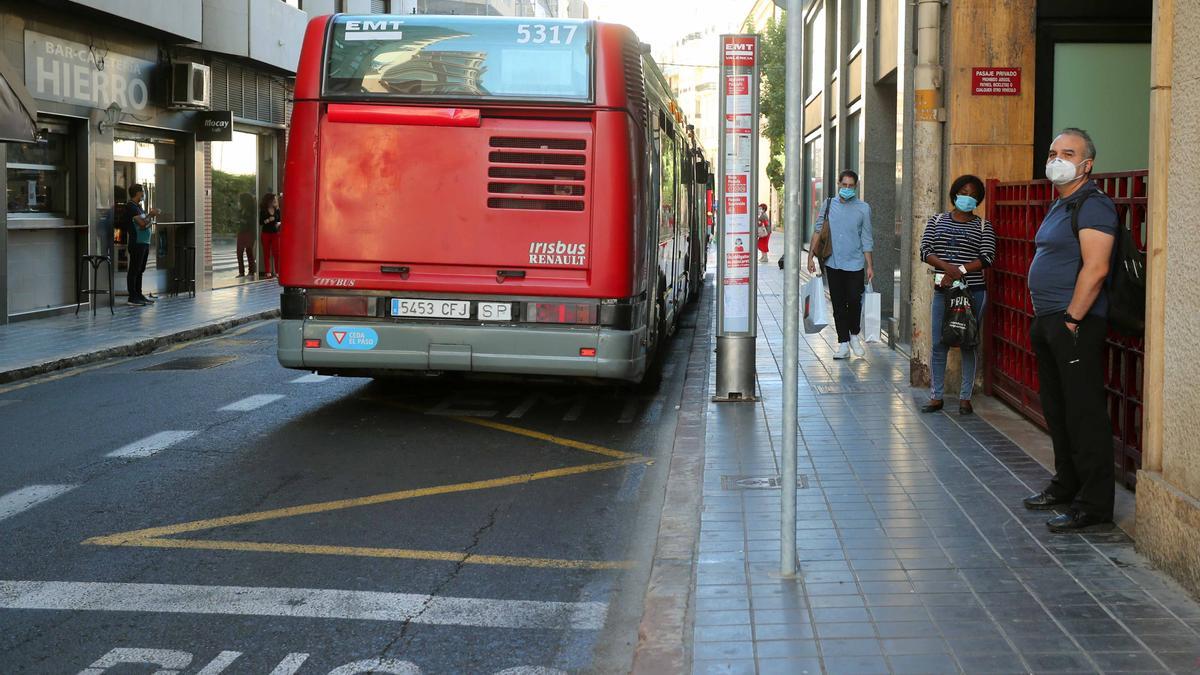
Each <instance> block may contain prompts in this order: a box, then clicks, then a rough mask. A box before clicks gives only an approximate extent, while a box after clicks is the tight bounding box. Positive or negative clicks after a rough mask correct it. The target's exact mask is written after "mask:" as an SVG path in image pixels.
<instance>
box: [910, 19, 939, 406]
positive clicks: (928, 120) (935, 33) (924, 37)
mask: <svg viewBox="0 0 1200 675" xmlns="http://www.w3.org/2000/svg"><path fill="white" fill-rule="evenodd" d="M915 5H916V15H917V16H916V18H917V63H916V67H915V68H914V70H913V89H914V91H913V101H914V106H913V107H914V116H913V118H914V119H913V141H912V142H913V157H914V158H919V159H917V161H915V162H913V165H912V167H911V168H912V176H913V181H912V233H913V234H912V241H913V243H914V245H913V249H912V255H913V256H914V258H913V265H912V269H913V273H912V275H911V278H910V280H909V281H910V283H911V287H912V317H913V328H912V336H913V340H912V347H913V354H912V358H913V371H912V379H913V384H915V385H921V384H925V382H926V379H927V377H928V364H923V365H922V363H921V359H923V358H925V355H927V354H928V353H929V347H930V345H929V330H928V326H929V321H930V316H929V304H930V302H931V300H932V297H931V296H932V294H933V284H932V283H931V282H930V280H929V277H928V276H927V275H926V274H925V266H924V265H922V264H920V262H919V261H918V260H917V259H916V257H915V256H917V255H919V253H918V250H919V247H918V246H917V245H916V242H919V241H921V235H922V234H923V233H924V231H925V219H926V218H927V217H928V216H929V214H931V213H936V212H937V211H938V209H939V207H940V206H941V203H942V132H943V129H942V125H943V124H944V122H945V119H946V115H945V110H944V109H943V108H942V53H941V51H942V50H941V47H942V0H915Z"/></svg>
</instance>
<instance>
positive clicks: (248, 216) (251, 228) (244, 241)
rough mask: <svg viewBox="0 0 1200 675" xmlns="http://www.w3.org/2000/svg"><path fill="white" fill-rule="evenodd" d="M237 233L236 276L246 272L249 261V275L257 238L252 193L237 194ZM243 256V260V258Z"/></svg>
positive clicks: (256, 216)
mask: <svg viewBox="0 0 1200 675" xmlns="http://www.w3.org/2000/svg"><path fill="white" fill-rule="evenodd" d="M238 212H239V218H238V234H237V259H238V278H239V279H240V278H241V277H244V276H246V275H247V273H246V262H247V261H248V262H249V263H250V272H249V275H250V276H254V270H255V269H256V268H255V267H254V246H255V244H256V243H257V240H258V209H256V208H255V205H254V195H252V194H250V193H249V192H243V193H242V194H240V195H238ZM243 257H244V258H245V260H243Z"/></svg>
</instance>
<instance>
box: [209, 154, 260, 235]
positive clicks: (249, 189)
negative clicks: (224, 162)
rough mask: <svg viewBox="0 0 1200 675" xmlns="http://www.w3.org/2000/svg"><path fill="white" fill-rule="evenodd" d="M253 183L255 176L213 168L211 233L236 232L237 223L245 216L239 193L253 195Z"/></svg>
mask: <svg viewBox="0 0 1200 675" xmlns="http://www.w3.org/2000/svg"><path fill="white" fill-rule="evenodd" d="M254 183H255V178H254V176H252V175H250V176H245V175H241V174H234V173H225V172H224V171H218V170H216V169H213V176H212V223H213V234H237V231H238V225H239V224H240V223H241V221H242V219H243V218H244V217H245V216H244V215H243V214H242V211H241V207H240V205H239V199H240V195H241V194H242V193H243V192H246V193H249V194H251V195H253V194H254V193H255V188H254ZM250 217H251V218H253V217H254V216H253V215H252V216H250Z"/></svg>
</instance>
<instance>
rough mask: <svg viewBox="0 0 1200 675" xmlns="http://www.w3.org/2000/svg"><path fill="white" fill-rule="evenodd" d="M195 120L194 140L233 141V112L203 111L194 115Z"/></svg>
mask: <svg viewBox="0 0 1200 675" xmlns="http://www.w3.org/2000/svg"><path fill="white" fill-rule="evenodd" d="M195 120H196V140H198V141H232V140H233V112H231V111H229V110H205V111H203V112H198V113H196V117H195Z"/></svg>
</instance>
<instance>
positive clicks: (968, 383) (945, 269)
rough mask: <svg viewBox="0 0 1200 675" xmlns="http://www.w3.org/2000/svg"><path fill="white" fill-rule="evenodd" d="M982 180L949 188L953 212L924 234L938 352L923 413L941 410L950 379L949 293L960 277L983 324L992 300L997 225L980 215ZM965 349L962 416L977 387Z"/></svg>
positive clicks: (966, 179)
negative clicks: (945, 327) (945, 337)
mask: <svg viewBox="0 0 1200 675" xmlns="http://www.w3.org/2000/svg"><path fill="white" fill-rule="evenodd" d="M984 194H985V192H984V187H983V181H981V180H979V178H977V177H975V176H971V175H966V176H960V177H959V178H958V179H957V180H955V181H954V183H953V184H952V185H951V186H950V201H951V202H952V203H953V204H954V208H953V209H951V210H950V211H947V212H946V213H939V214H937V215H935V216H933V217H931V218H930V219H929V222H927V223H926V224H925V234H924V235H922V236H921V259H922V260H924V261H925V263H926V264H927V265H929V266H930V267H932V268H933V269H934V271H935V275H934V279H936V280H937V281H935V286H934V290H935V292H934V294H933V305H932V307H931V309H932V312H931V314H932V315H933V316H932V318H933V330H932V331H931V335H932V337H933V354H932V355H931V356H930V359H929V371H930V373H929V380H930V383H929V403H928V404H926V405H925V406H923V407H922V408H921V412H926V413H931V412H937V411H939V410H941V409H942V405H943V404H942V388H943V386H944V383H945V379H946V355H947V353H948V352H949V347H946V346H945V345H943V344H942V319H943V317H944V315H945V312H946V290H947V289H948V288H950V286H951V285H952V284H953V283H954V282H955V281H958V280H960V279H962V280H963V281H964V282H965V283H966V284H967V288H968V289H969V290H970V292H971V307H972V309H974V310H975V319H976V320H977V321H979V322H981V323H982V321H983V307H984V304H985V303H986V302H987V287H986V285H985V282H984V278H983V270H984V268H985V267H988V266H990V265H991V264H992V261H993V260H995V258H996V233H995V232H994V231H992V224H991V223H989V222H988V221H986V220H984V219H983V218H980V217H979V216H977V215H975V209H976V208H977V207H978V206H979V203H980V202H982V201H983V198H984ZM961 351H962V384H961V385H960V387H959V392H958V413H959V414H960V415H969V414H971V412H972V408H971V391H972V389H974V386H975V360H976V359H975V352H976V350H974V349H963V350H961Z"/></svg>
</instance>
